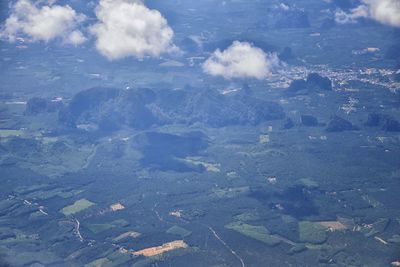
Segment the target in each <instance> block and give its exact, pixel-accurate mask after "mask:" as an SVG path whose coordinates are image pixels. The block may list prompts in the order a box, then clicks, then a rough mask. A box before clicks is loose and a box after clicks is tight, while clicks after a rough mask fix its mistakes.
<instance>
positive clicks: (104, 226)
mask: <svg viewBox="0 0 400 267" xmlns="http://www.w3.org/2000/svg"><path fill="white" fill-rule="evenodd" d="M128 225H129V222H127V221H126V220H124V219H119V220H115V221H112V222H110V223H93V224H88V225H86V227H87V228H88V229H89V230H90V231H91V232H92V233H94V234H98V233H101V232H104V231H106V230H109V229H112V228H116V227H125V226H128Z"/></svg>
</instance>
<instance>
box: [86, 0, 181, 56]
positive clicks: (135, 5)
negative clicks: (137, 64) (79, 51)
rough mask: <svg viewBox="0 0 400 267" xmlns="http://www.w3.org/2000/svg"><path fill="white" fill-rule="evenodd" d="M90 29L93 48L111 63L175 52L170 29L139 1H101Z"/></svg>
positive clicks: (161, 17)
mask: <svg viewBox="0 0 400 267" xmlns="http://www.w3.org/2000/svg"><path fill="white" fill-rule="evenodd" d="M96 16H97V18H98V19H99V22H98V23H96V24H95V25H93V26H92V27H91V29H90V30H91V32H92V33H93V34H94V35H95V37H96V48H97V50H98V51H99V52H100V53H101V54H102V55H104V56H106V57H107V58H108V59H110V60H115V59H120V58H124V57H130V56H133V57H137V58H143V57H145V56H153V57H155V56H159V55H160V54H162V53H165V52H171V51H173V50H174V45H173V43H172V38H173V35H174V32H173V30H172V29H171V28H170V27H169V26H168V22H167V20H166V19H165V18H164V17H163V16H162V15H161V13H160V12H158V11H157V10H152V9H149V8H148V7H146V6H145V5H144V3H143V2H142V1H139V0H100V2H99V5H98V6H97V8H96Z"/></svg>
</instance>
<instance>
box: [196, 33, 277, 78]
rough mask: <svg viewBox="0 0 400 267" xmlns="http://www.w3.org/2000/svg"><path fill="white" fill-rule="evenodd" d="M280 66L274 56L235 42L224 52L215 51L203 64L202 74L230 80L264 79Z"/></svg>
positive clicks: (251, 46)
mask: <svg viewBox="0 0 400 267" xmlns="http://www.w3.org/2000/svg"><path fill="white" fill-rule="evenodd" d="M279 65H280V61H279V59H278V56H277V55H276V54H267V53H265V52H264V51H263V50H262V49H260V48H258V47H254V46H253V45H252V44H250V43H247V42H239V41H235V42H233V44H232V45H231V46H230V47H228V48H227V49H226V50H224V51H221V50H219V49H217V50H216V51H215V52H214V53H213V54H212V55H211V56H210V57H209V58H208V59H207V60H206V61H205V62H204V64H203V70H204V72H206V73H208V74H210V75H213V76H223V77H224V78H226V79H232V78H257V79H263V78H266V77H267V76H268V75H270V74H271V72H272V71H273V70H274V69H275V68H277V67H278V66H279Z"/></svg>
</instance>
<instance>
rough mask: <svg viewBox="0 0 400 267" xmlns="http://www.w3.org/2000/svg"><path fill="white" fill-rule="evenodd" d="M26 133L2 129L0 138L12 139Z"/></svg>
mask: <svg viewBox="0 0 400 267" xmlns="http://www.w3.org/2000/svg"><path fill="white" fill-rule="evenodd" d="M23 134H24V132H23V131H22V130H8V129H0V137H1V138H5V137H10V136H21V135H23Z"/></svg>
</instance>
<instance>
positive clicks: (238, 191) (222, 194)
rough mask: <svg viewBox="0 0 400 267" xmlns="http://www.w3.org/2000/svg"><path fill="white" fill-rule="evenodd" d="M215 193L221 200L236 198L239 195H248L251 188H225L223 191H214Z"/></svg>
mask: <svg viewBox="0 0 400 267" xmlns="http://www.w3.org/2000/svg"><path fill="white" fill-rule="evenodd" d="M213 191H214V194H215V195H216V196H217V197H219V198H234V197H236V196H238V195H242V194H245V193H248V192H249V191H250V187H248V186H242V187H234V188H223V189H214V190H213Z"/></svg>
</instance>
